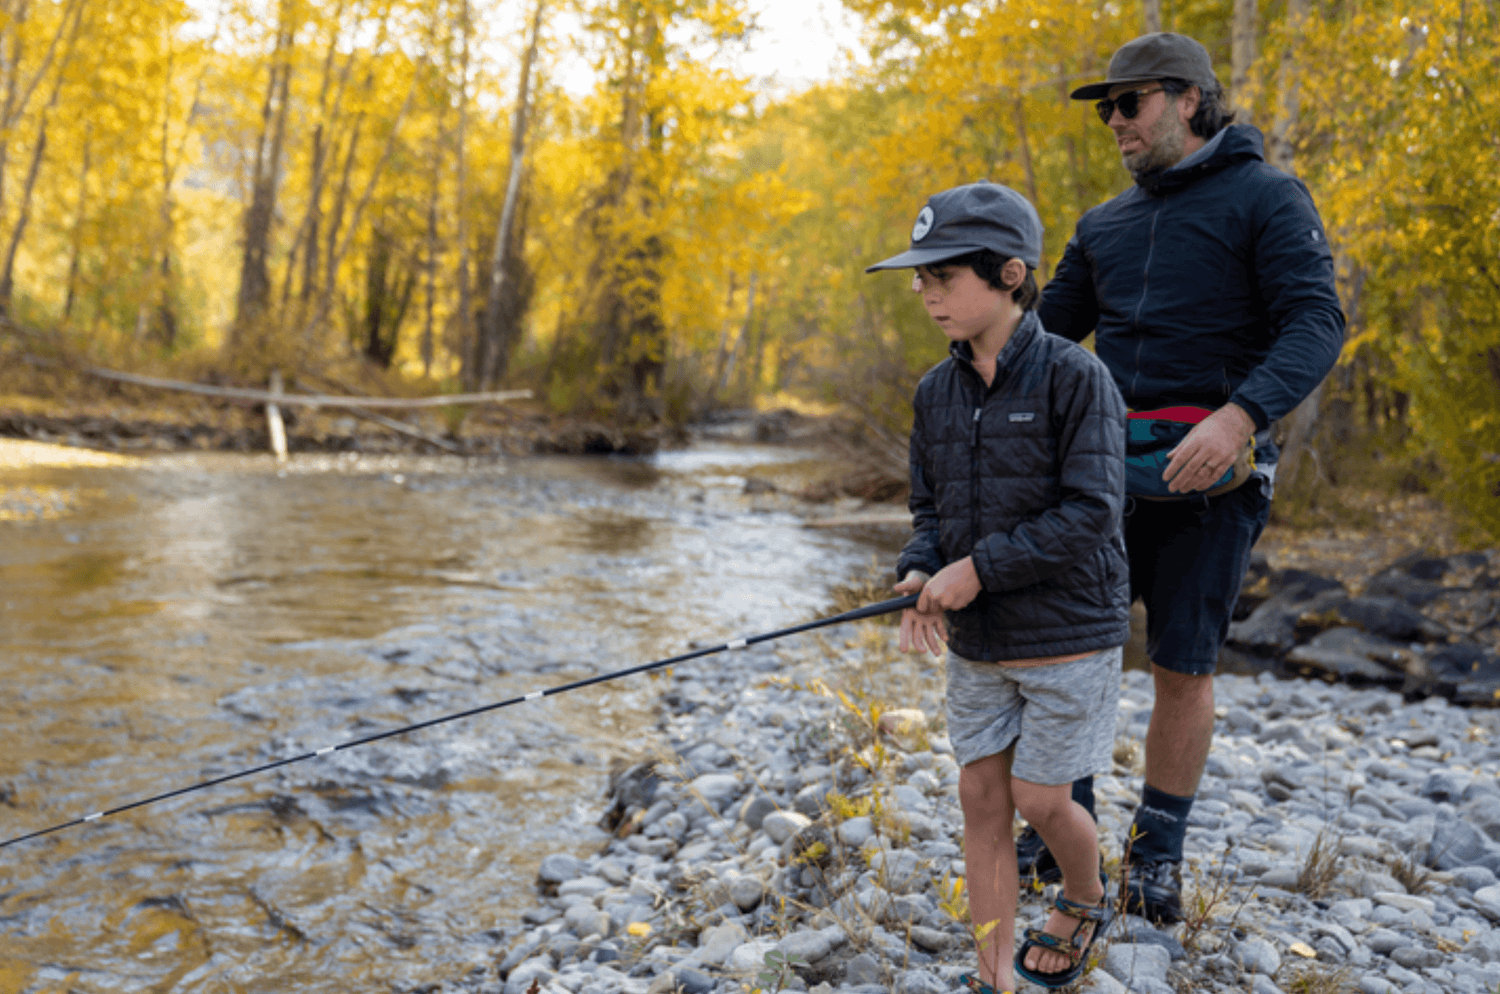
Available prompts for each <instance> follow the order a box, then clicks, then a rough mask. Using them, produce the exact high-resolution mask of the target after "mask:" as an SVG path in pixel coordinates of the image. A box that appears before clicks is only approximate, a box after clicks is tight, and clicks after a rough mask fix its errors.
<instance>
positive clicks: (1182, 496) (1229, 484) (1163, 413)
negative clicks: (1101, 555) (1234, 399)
mask: <svg viewBox="0 0 1500 994" xmlns="http://www.w3.org/2000/svg"><path fill="white" fill-rule="evenodd" d="M1212 413H1213V412H1212V411H1210V410H1208V409H1206V408H1202V407H1166V408H1162V409H1161V410H1157V411H1131V412H1130V414H1129V415H1128V420H1127V421H1126V425H1127V430H1126V434H1125V492H1126V493H1127V494H1129V495H1130V496H1132V497H1139V498H1142V499H1144V500H1187V499H1188V498H1190V497H1196V496H1198V495H1199V494H1202V495H1205V496H1209V497H1213V496H1216V495H1218V494H1221V493H1225V492H1227V491H1229V490H1233V489H1234V488H1235V487H1237V486H1239V485H1240V484H1241V483H1244V482H1245V480H1246V479H1248V478H1249V476H1250V472H1251V470H1253V469H1254V468H1255V461H1254V457H1253V455H1251V452H1252V450H1253V448H1254V443H1252V444H1251V445H1250V446H1249V447H1247V448H1246V450H1245V454H1244V455H1242V456H1241V457H1240V458H1239V459H1236V460H1235V462H1234V465H1232V466H1230V467H1229V469H1227V470H1225V471H1224V475H1223V476H1221V477H1219V479H1217V480H1215V481H1214V484H1213V486H1211V487H1209V488H1208V489H1207V490H1194V491H1190V492H1187V493H1173V492H1172V491H1170V490H1168V489H1167V481H1166V480H1163V479H1162V474H1163V473H1165V472H1166V469H1167V463H1168V462H1170V461H1171V458H1170V453H1171V451H1172V450H1173V449H1175V448H1176V447H1177V446H1178V444H1179V443H1180V442H1181V441H1182V440H1183V439H1184V438H1187V436H1188V432H1190V431H1192V430H1193V427H1194V426H1195V425H1197V424H1198V423H1199V422H1200V421H1202V420H1203V419H1204V418H1206V417H1208V416H1209V415H1210V414H1212Z"/></svg>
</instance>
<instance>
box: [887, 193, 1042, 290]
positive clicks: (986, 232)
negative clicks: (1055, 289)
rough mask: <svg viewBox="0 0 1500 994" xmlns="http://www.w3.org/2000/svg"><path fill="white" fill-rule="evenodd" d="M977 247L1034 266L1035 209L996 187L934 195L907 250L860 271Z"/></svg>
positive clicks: (1037, 261) (1038, 237) (920, 262)
mask: <svg viewBox="0 0 1500 994" xmlns="http://www.w3.org/2000/svg"><path fill="white" fill-rule="evenodd" d="M980 249H990V250H991V251H993V252H997V253H999V255H1000V257H1001V258H1002V259H1012V258H1015V259H1020V260H1021V261H1022V262H1024V263H1026V265H1027V266H1028V267H1029V268H1031V269H1035V268H1037V266H1039V265H1041V261H1042V219H1041V218H1040V217H1038V216H1037V213H1036V208H1035V207H1033V206H1031V202H1030V201H1028V200H1027V199H1026V198H1025V197H1023V196H1021V195H1020V194H1019V193H1017V192H1016V191H1014V190H1012V189H1011V188H1010V187H1008V186H1001V185H1000V184H999V183H970V184H968V185H967V186H955V187H954V188H953V189H951V190H944V191H943V192H942V193H934V194H933V195H932V196H930V197H928V198H927V206H926V207H923V208H922V212H921V213H920V214H918V215H917V221H916V223H915V224H913V225H912V228H911V248H910V249H908V250H907V251H905V252H902V253H901V254H900V255H893V256H891V257H890V258H889V259H886V260H884V261H881V262H877V263H875V265H873V266H868V267H866V268H865V272H867V273H873V272H875V271H876V270H877V269H910V268H912V267H914V266H930V265H932V264H933V263H937V262H942V261H944V260H945V259H954V258H957V257H958V256H961V255H968V254H969V253H970V252H978V251H979V250H980Z"/></svg>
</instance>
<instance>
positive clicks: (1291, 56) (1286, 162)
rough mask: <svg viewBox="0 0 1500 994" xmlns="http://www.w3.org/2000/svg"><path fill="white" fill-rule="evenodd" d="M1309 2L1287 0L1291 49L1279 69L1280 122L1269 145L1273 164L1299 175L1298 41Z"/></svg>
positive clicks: (1272, 130)
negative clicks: (1297, 168)
mask: <svg viewBox="0 0 1500 994" xmlns="http://www.w3.org/2000/svg"><path fill="white" fill-rule="evenodd" d="M1308 12H1309V3H1308V0H1287V5H1286V18H1287V39H1288V43H1287V48H1286V51H1284V52H1282V53H1281V67H1280V68H1279V69H1278V70H1277V82H1278V86H1277V89H1278V90H1279V91H1280V99H1279V101H1278V107H1277V113H1276V123H1275V124H1274V125H1272V127H1271V134H1270V137H1269V140H1268V141H1267V143H1266V144H1267V145H1268V146H1269V148H1268V149H1267V151H1268V153H1269V154H1268V155H1267V158H1268V159H1269V160H1270V162H1271V165H1273V166H1275V167H1276V168H1277V169H1280V170H1282V171H1284V172H1289V173H1291V172H1295V157H1296V149H1295V145H1296V140H1297V139H1296V135H1297V121H1298V119H1299V117H1300V116H1301V108H1302V96H1301V90H1300V88H1301V67H1300V66H1299V64H1298V55H1297V42H1298V40H1299V39H1300V38H1301V37H1302V29H1303V25H1304V24H1305V23H1306V22H1307V15H1308Z"/></svg>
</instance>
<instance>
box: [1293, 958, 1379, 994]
mask: <svg viewBox="0 0 1500 994" xmlns="http://www.w3.org/2000/svg"><path fill="white" fill-rule="evenodd" d="M1286 972H1287V973H1289V974H1290V976H1287V977H1286V978H1285V979H1280V984H1279V986H1280V987H1281V989H1282V990H1283V991H1285V992H1286V994H1355V992H1356V991H1358V990H1359V987H1358V986H1357V985H1356V984H1355V982H1354V975H1353V972H1352V971H1351V970H1350V969H1349V968H1348V967H1347V966H1341V967H1337V968H1334V967H1327V966H1323V965H1321V964H1317V963H1308V964H1305V965H1303V966H1295V967H1289V968H1288V970H1287V971H1286ZM1278 979H1279V978H1278Z"/></svg>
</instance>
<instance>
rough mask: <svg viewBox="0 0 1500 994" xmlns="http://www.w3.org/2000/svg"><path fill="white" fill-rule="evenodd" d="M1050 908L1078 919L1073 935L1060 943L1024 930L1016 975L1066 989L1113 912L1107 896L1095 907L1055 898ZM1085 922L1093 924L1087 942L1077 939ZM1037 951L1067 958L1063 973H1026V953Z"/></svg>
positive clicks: (1053, 937)
mask: <svg viewBox="0 0 1500 994" xmlns="http://www.w3.org/2000/svg"><path fill="white" fill-rule="evenodd" d="M1052 906H1053V907H1055V908H1056V909H1057V910H1058V911H1061V912H1062V913H1063V914H1065V915H1067V916H1068V917H1069V918H1076V919H1078V924H1077V925H1076V926H1074V928H1073V934H1072V935H1070V936H1068V937H1067V938H1066V939H1064V938H1060V937H1058V936H1056V935H1053V934H1052V933H1051V932H1044V931H1042V930H1041V929H1037V928H1028V929H1027V930H1026V941H1025V942H1023V943H1022V944H1021V950H1020V952H1018V953H1016V972H1017V973H1019V974H1020V975H1021V976H1022V977H1025V978H1026V979H1027V980H1029V981H1031V982H1032V983H1033V984H1040V985H1041V986H1043V987H1066V986H1067V985H1068V984H1071V983H1072V982H1073V981H1075V980H1077V979H1078V977H1079V976H1080V975H1081V974H1082V973H1083V968H1084V967H1085V966H1087V965H1088V955H1089V950H1090V949H1092V948H1093V947H1094V942H1095V941H1096V940H1097V939H1098V938H1099V937H1100V936H1102V935H1103V934H1104V933H1105V932H1107V931H1109V926H1110V923H1111V922H1113V921H1114V920H1115V912H1114V909H1113V908H1112V907H1110V904H1109V896H1108V895H1107V894H1106V895H1105V897H1104V899H1103V900H1101V901H1100V902H1099V905H1098V906H1097V907H1091V906H1089V905H1087V904H1079V903H1078V902H1077V901H1069V900H1068V899H1067V898H1065V897H1058V898H1057V900H1056V901H1054V902H1053V905H1052ZM1089 922H1093V923H1094V928H1093V930H1092V931H1091V932H1090V933H1089V936H1088V938H1087V939H1084V938H1081V937H1080V936H1079V933H1080V932H1082V931H1083V927H1084V925H1086V924H1088V923H1089ZM1038 947H1040V948H1042V949H1049V950H1051V951H1052V952H1055V953H1062V954H1063V955H1064V956H1066V957H1067V958H1068V962H1069V964H1070V965H1069V966H1068V968H1067V969H1066V970H1059V971H1058V972H1056V973H1039V972H1037V971H1034V970H1028V969H1026V953H1027V952H1028V951H1030V950H1032V949H1035V948H1038ZM977 994H982V992H977Z"/></svg>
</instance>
